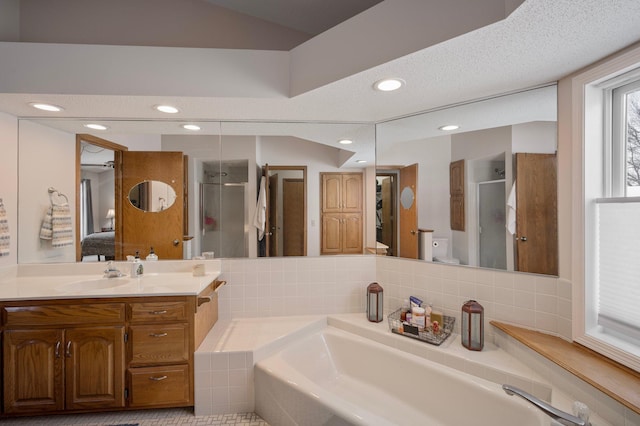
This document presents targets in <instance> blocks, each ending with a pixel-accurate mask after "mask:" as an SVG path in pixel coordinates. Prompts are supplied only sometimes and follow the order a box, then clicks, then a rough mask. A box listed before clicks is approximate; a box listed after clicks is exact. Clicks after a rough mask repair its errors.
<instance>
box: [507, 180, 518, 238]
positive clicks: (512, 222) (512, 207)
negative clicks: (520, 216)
mask: <svg viewBox="0 0 640 426" xmlns="http://www.w3.org/2000/svg"><path fill="white" fill-rule="evenodd" d="M507 231H509V233H510V234H511V235H514V234H515V233H516V182H515V181H513V186H512V187H511V192H510V193H509V199H508V200H507Z"/></svg>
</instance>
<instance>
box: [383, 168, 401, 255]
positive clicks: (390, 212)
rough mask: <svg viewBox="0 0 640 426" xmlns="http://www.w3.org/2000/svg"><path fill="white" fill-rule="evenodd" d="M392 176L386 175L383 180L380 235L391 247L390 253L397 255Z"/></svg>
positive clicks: (384, 242)
mask: <svg viewBox="0 0 640 426" xmlns="http://www.w3.org/2000/svg"><path fill="white" fill-rule="evenodd" d="M392 179H393V178H392V177H391V176H386V177H385V178H384V179H383V180H382V200H381V201H382V208H381V209H380V210H382V211H381V218H380V219H381V221H382V232H381V236H380V240H379V241H380V242H381V243H382V244H385V245H387V246H388V247H389V249H388V250H389V251H388V253H389V255H391V256H395V255H396V251H397V250H396V238H395V234H396V226H395V220H394V218H395V214H394V211H395V197H394V196H393V187H392V185H391V183H392Z"/></svg>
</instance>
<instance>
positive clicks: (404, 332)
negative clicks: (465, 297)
mask: <svg viewBox="0 0 640 426" xmlns="http://www.w3.org/2000/svg"><path fill="white" fill-rule="evenodd" d="M401 310H402V309H398V310H396V311H394V312H392V313H391V314H389V330H391V332H392V333H396V334H400V335H401V336H406V337H410V338H412V339H416V340H420V341H422V342H426V343H430V344H432V345H436V346H440V345H441V344H442V343H443V342H444V341H445V340H447V337H449V336H450V335H451V333H453V324H454V323H455V321H456V319H455V317H450V316H447V315H443V322H444V324H442V325H441V326H440V330H439V331H438V332H437V333H434V332H433V329H432V328H431V327H430V326H429V327H428V328H426V329H425V330H424V331H418V328H417V327H413V326H407V325H406V324H403V322H402V321H401V320H400V311H401Z"/></svg>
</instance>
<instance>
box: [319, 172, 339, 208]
mask: <svg viewBox="0 0 640 426" xmlns="http://www.w3.org/2000/svg"><path fill="white" fill-rule="evenodd" d="M341 211H342V175H341V174H337V173H323V174H322V212H323V213H339V212H341Z"/></svg>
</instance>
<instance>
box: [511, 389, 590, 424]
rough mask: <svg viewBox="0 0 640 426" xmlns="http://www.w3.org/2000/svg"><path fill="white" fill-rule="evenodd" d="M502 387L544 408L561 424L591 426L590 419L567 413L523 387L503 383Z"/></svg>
mask: <svg viewBox="0 0 640 426" xmlns="http://www.w3.org/2000/svg"><path fill="white" fill-rule="evenodd" d="M502 389H503V390H504V391H505V392H506V393H507V395H518V396H519V397H520V398H523V399H525V400H526V401H529V402H530V403H532V404H533V405H535V406H536V407H538V408H539V409H540V410H542V411H543V412H544V413H545V414H546V415H548V416H549V417H551V418H552V419H554V420H555V421H557V422H558V423H560V424H563V425H566V426H590V425H591V423H589V420H583V419H581V418H579V417H576V416H574V415H571V414H569V413H565V412H564V411H562V410H558V409H557V408H555V407H552V406H551V405H549V404H547V403H546V402H544V401H542V400H540V399H538V398H536V397H535V396H533V395H531V394H529V393H527V392H525V391H523V390H522V389H518V388H517V387H515V386H511V385H502Z"/></svg>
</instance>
